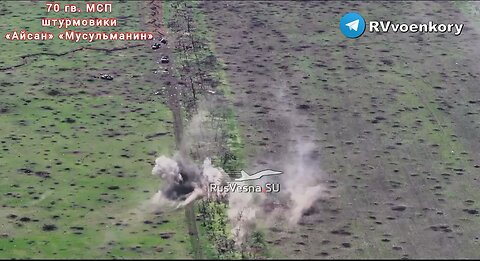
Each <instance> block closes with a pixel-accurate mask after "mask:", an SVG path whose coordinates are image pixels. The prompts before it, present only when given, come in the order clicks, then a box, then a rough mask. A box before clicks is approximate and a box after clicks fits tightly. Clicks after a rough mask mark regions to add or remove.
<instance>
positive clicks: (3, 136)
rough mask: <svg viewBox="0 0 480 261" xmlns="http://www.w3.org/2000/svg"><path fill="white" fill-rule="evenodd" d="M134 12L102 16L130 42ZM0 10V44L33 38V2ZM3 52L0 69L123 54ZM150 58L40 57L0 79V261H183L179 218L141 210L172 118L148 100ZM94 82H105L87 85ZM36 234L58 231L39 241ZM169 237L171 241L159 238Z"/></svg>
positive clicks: (42, 48) (117, 10) (13, 48)
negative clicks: (114, 21) (18, 35)
mask: <svg viewBox="0 0 480 261" xmlns="http://www.w3.org/2000/svg"><path fill="white" fill-rule="evenodd" d="M139 5H141V2H132V1H126V2H125V3H119V2H116V3H114V4H113V9H114V13H113V14H109V15H108V16H112V17H118V16H120V15H124V16H130V18H129V19H128V23H127V22H126V21H127V20H125V21H124V22H122V23H125V24H123V26H121V27H119V28H121V30H122V31H129V30H131V29H135V30H137V31H139V30H140V25H139V21H140V18H139V17H140V13H139V12H140V10H141V8H139ZM0 10H1V12H4V13H5V15H2V16H1V17H0V24H1V25H2V26H1V28H2V32H3V31H9V30H13V29H15V26H18V27H19V28H25V27H30V29H29V30H39V29H40V20H38V21H37V17H43V16H44V10H43V9H42V8H41V4H40V2H38V3H33V2H16V1H6V2H2V3H1V4H0ZM83 15H84V14H81V15H79V17H80V16H83ZM49 16H50V15H49ZM52 16H53V15H52ZM73 16H74V17H77V16H76V15H72V17H73ZM85 16H86V14H85ZM25 17H27V18H25ZM30 18H32V19H30ZM117 30H119V29H117ZM2 39H3V38H2ZM1 44H2V53H1V54H0V61H1V64H0V67H4V66H9V65H14V64H17V62H18V61H19V59H20V56H21V55H25V54H30V53H38V52H53V53H60V52H65V51H68V50H71V49H73V48H77V47H79V46H82V45H84V46H87V45H88V46H92V47H107V45H108V47H109V48H111V47H112V46H110V45H113V46H120V45H125V44H127V43H125V42H123V43H122V42H94V43H89V44H85V43H81V44H72V43H69V42H66V41H60V40H53V41H49V42H44V45H41V44H39V43H35V42H33V43H32V42H27V43H22V42H7V41H5V40H2V42H1ZM148 52H151V50H150V49H149V48H143V47H140V48H133V49H130V50H125V51H119V52H115V53H112V54H107V53H105V52H97V51H91V50H85V51H79V52H75V53H71V54H68V55H65V56H62V57H54V56H39V57H37V58H36V59H35V60H34V61H32V62H31V63H29V64H28V65H26V66H23V67H19V68H17V69H14V70H10V71H6V72H2V73H1V74H0V108H2V113H0V122H1V125H0V194H1V195H2V196H1V197H0V204H1V205H2V209H1V210H0V223H1V224H2V226H1V227H0V234H2V235H3V236H2V237H0V258H33V257H35V258H109V257H116V258H188V257H189V256H190V253H189V251H191V250H190V246H189V243H188V235H187V233H186V232H187V228H186V226H185V220H184V215H183V213H182V212H181V211H177V212H172V213H163V214H160V215H154V214H150V213H147V212H143V211H142V210H140V209H139V208H140V207H141V206H142V205H143V204H145V203H146V201H148V200H149V199H150V198H151V196H152V195H153V194H154V193H155V192H156V191H157V190H158V187H159V185H160V184H159V180H158V179H156V178H154V177H153V176H152V175H151V168H152V164H153V161H154V159H155V157H156V156H158V155H160V154H171V153H173V150H174V148H175V142H174V138H173V127H172V115H171V112H170V111H169V109H168V108H167V107H166V106H165V105H164V104H163V103H162V100H163V98H162V97H159V96H154V95H153V93H154V92H155V91H157V90H159V89H160V88H161V86H158V85H157V84H156V82H155V81H154V76H153V74H152V73H151V72H152V71H153V70H154V69H156V64H155V61H153V60H151V59H149V58H148ZM100 73H110V74H112V75H113V76H114V77H115V79H114V80H113V81H103V80H101V79H99V78H96V77H97V76H98V75H99V74H100ZM154 134H158V136H157V137H154V138H148V136H151V135H154ZM40 175H48V176H49V178H44V177H41V176H40ZM10 215H15V216H16V217H12V216H10ZM22 217H29V218H30V219H31V220H30V221H29V222H22V221H20V218H22ZM146 220H149V221H151V222H152V223H151V224H146V223H144V221H146ZM45 224H52V225H55V226H56V229H55V230H53V231H43V230H42V227H43V226H44V225H45ZM75 227H80V229H78V228H75ZM75 232H79V233H78V234H76V233H75ZM170 232H172V233H174V234H172V237H171V238H169V239H162V238H161V236H160V233H170Z"/></svg>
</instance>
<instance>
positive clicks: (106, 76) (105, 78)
mask: <svg viewBox="0 0 480 261" xmlns="http://www.w3.org/2000/svg"><path fill="white" fill-rule="evenodd" d="M100 79H102V80H108V81H111V80H113V76H111V75H108V74H102V75H100Z"/></svg>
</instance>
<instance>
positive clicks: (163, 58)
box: [160, 56, 170, 63]
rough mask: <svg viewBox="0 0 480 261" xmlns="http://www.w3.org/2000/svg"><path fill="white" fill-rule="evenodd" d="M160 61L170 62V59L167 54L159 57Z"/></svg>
mask: <svg viewBox="0 0 480 261" xmlns="http://www.w3.org/2000/svg"><path fill="white" fill-rule="evenodd" d="M160 62H161V63H169V62H170V59H169V58H168V56H163V57H162V58H161V59H160Z"/></svg>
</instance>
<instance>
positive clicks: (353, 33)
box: [340, 12, 365, 38]
mask: <svg viewBox="0 0 480 261" xmlns="http://www.w3.org/2000/svg"><path fill="white" fill-rule="evenodd" d="M340 31H342V33H343V35H345V36H346V37H348V38H357V37H360V36H361V35H362V34H363V33H364V32H365V19H363V17H362V16H361V15H360V14H359V13H355V12H350V13H346V14H345V15H344V16H343V17H342V19H340Z"/></svg>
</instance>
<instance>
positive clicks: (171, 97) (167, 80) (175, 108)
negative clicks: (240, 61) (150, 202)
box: [147, 1, 203, 259]
mask: <svg viewBox="0 0 480 261" xmlns="http://www.w3.org/2000/svg"><path fill="white" fill-rule="evenodd" d="M147 6H148V8H149V9H150V10H151V19H150V21H149V22H148V24H149V25H150V26H151V27H152V29H153V30H155V32H156V33H157V37H159V38H161V37H165V38H166V39H168V40H167V41H169V44H168V45H167V46H164V47H163V48H161V50H159V51H158V52H156V54H157V55H156V56H155V57H154V59H156V60H157V61H160V59H161V58H162V56H168V57H173V56H174V55H173V47H171V46H172V43H174V42H175V37H174V35H173V34H169V32H168V29H167V28H166V27H165V25H164V23H163V9H162V2H160V1H150V2H149V4H148V5H147ZM159 40H160V39H157V41H159ZM163 67H165V68H164V69H167V70H168V73H163V74H161V79H162V81H163V83H164V85H165V86H166V87H167V88H166V92H165V95H166V96H167V97H168V98H167V104H168V106H169V108H170V110H171V111H172V114H173V125H174V129H175V140H176V145H177V150H182V137H183V129H184V119H183V117H182V111H181V110H182V107H181V104H180V93H179V91H178V84H177V82H178V79H176V78H175V77H174V76H173V75H172V74H173V72H174V71H175V66H174V64H173V59H171V60H170V63H168V64H167V65H164V66H163ZM159 71H162V70H159ZM185 220H186V222H187V227H188V234H189V236H190V241H191V247H192V252H193V253H192V255H193V257H194V258H195V259H202V256H203V255H202V249H201V246H200V240H199V235H198V229H197V224H196V216H195V206H194V205H193V204H189V205H187V206H186V207H185Z"/></svg>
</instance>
